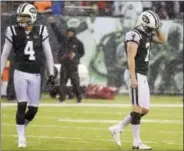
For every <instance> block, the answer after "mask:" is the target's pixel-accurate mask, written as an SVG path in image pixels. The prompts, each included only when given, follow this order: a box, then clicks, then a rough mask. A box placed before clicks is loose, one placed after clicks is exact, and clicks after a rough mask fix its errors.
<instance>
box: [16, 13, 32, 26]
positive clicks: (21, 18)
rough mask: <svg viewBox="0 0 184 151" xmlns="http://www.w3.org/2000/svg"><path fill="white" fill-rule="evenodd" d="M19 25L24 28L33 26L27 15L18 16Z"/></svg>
mask: <svg viewBox="0 0 184 151" xmlns="http://www.w3.org/2000/svg"><path fill="white" fill-rule="evenodd" d="M17 23H18V24H19V25H20V26H22V27H27V26H29V25H32V23H31V17H30V16H29V15H25V14H18V15H17Z"/></svg>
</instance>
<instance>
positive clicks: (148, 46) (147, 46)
mask: <svg viewBox="0 0 184 151" xmlns="http://www.w3.org/2000/svg"><path fill="white" fill-rule="evenodd" d="M146 49H147V54H146V58H145V60H144V61H145V62H148V61H149V53H150V43H146Z"/></svg>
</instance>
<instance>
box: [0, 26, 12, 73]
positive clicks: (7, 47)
mask: <svg viewBox="0 0 184 151" xmlns="http://www.w3.org/2000/svg"><path fill="white" fill-rule="evenodd" d="M11 50H12V33H11V30H10V27H8V28H7V29H6V33H5V43H4V46H3V50H2V54H1V76H2V73H3V70H4V67H5V65H6V61H7V59H8V56H9V54H10V52H11Z"/></svg>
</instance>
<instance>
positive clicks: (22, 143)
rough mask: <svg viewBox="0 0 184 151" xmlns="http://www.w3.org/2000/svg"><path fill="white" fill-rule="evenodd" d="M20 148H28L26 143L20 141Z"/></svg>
mask: <svg viewBox="0 0 184 151" xmlns="http://www.w3.org/2000/svg"><path fill="white" fill-rule="evenodd" d="M18 147H19V148H25V147H27V145H26V141H19V144H18Z"/></svg>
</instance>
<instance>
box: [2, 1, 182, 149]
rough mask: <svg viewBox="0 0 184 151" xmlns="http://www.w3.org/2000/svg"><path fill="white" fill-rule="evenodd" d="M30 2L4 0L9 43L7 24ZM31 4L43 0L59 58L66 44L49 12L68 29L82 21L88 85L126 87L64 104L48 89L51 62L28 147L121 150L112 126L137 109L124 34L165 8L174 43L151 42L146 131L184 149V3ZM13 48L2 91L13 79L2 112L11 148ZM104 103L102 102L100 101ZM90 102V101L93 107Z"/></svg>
mask: <svg viewBox="0 0 184 151" xmlns="http://www.w3.org/2000/svg"><path fill="white" fill-rule="evenodd" d="M23 2H26V1H1V48H2V46H3V43H4V32H5V29H6V27H7V26H8V25H11V24H15V23H16V15H15V14H16V9H17V6H19V5H20V4H21V3H23ZM29 3H32V4H34V5H35V6H37V9H38V11H39V13H38V19H37V23H38V24H40V23H41V24H46V25H47V26H48V29H49V34H50V42H51V47H52V51H53V54H54V61H55V64H58V60H57V55H58V51H59V49H60V45H59V44H58V42H57V40H56V38H55V37H54V33H53V31H52V28H51V26H50V24H49V23H48V21H47V18H48V17H49V16H54V17H55V19H56V21H57V25H58V27H60V29H61V32H63V33H64V32H65V31H66V29H67V27H75V28H76V31H77V37H78V38H79V39H80V40H81V41H82V42H83V43H84V46H85V52H86V54H85V56H84V57H83V58H82V59H81V64H83V65H85V67H86V68H87V69H88V72H89V74H88V77H87V79H86V78H85V79H82V78H81V83H82V84H84V85H85V86H87V85H88V84H98V85H103V86H113V87H116V88H117V89H118V92H119V94H118V95H117V96H116V97H115V99H114V100H110V101H106V100H101V99H84V100H83V103H82V104H81V105H79V106H77V105H75V104H74V103H75V100H68V101H66V102H67V104H60V105H58V104H57V102H58V101H57V100H56V99H52V98H50V96H49V95H48V94H47V90H46V87H45V80H46V79H47V75H46V73H45V71H44V69H45V66H44V63H43V72H42V76H43V79H44V80H43V83H42V91H43V92H44V93H43V95H42V100H41V102H42V103H43V106H41V108H40V112H39V113H38V117H37V119H36V120H35V121H34V122H33V124H32V126H31V125H30V128H29V127H28V130H27V133H28V137H29V136H30V138H29V140H28V141H29V142H31V143H30V145H29V148H28V149H30V150H38V149H39V150H65V149H68V150H81V149H84V150H87V149H95V150H99V149H100V150H115V149H116V150H119V148H116V147H115V146H114V144H112V142H111V137H110V136H109V134H108V132H107V130H106V128H107V127H108V126H109V125H111V124H112V123H116V122H117V120H121V119H122V118H123V116H124V115H126V113H127V111H128V108H129V106H127V103H128V102H129V101H128V96H127V88H126V86H125V82H124V80H123V73H124V70H125V68H126V66H125V61H126V56H125V52H124V51H123V47H124V43H123V38H124V37H123V36H124V33H125V32H127V31H128V30H130V29H131V28H132V27H133V26H134V24H135V22H136V18H137V16H138V15H139V14H140V13H141V12H142V11H144V10H147V9H151V10H153V11H155V12H156V13H158V15H159V17H160V19H161V23H162V29H163V31H164V32H165V34H166V38H167V42H166V43H165V44H164V45H154V44H153V46H152V49H151V54H150V57H151V60H150V71H149V75H148V78H149V84H150V90H151V94H152V97H151V98H152V103H153V108H152V112H151V113H150V115H148V117H146V119H145V125H144V124H143V125H144V126H143V128H142V131H144V132H143V138H145V139H147V141H148V144H149V143H150V145H151V146H153V148H155V149H156V150H182V149H183V145H182V144H183V128H182V127H183V108H182V107H183V104H182V101H183V57H184V56H183V14H184V13H183V11H184V8H183V7H184V2H182V1H180V2H177V1H167V2H166V1H162V2H160V1H157V2H154V1H153V2H151V1H150V2H142V1H139V2H120V1H116V0H114V1H100V0H99V1H43V2H42V4H40V3H39V2H34V1H32V2H31V1H29ZM1 50H2V49H1ZM13 55H14V54H13V53H12V54H11V56H10V58H9V60H10V62H8V63H7V68H6V69H7V70H6V71H5V72H7V73H5V75H6V76H5V77H4V78H3V82H4V87H3V88H1V95H3V94H2V92H6V85H8V86H7V98H5V99H2V102H3V103H2V115H1V117H2V149H4V150H16V149H17V148H16V139H15V137H16V131H15V127H14V126H15V125H14V123H15V122H14V115H15V110H16V106H15V104H11V103H8V104H6V102H7V101H8V102H13V100H15V93H14V86H13V79H12V74H13V70H14V65H13V62H14V60H13ZM171 95H172V96H171ZM44 103H45V106H44ZM97 103H98V105H96V106H95V104H97ZM83 104H84V106H83ZM85 104H88V105H87V106H85ZM113 105H115V106H113ZM116 105H117V106H118V105H119V106H120V107H122V108H118V107H117V106H116ZM56 107H57V108H56ZM60 107H61V108H60ZM102 119H103V120H102ZM85 120H86V122H85ZM53 123H55V124H56V125H53ZM99 123H100V125H99ZM73 124H76V125H73ZM46 125H47V126H46ZM81 131H82V132H81ZM127 131H128V132H126V131H125V134H124V135H125V136H123V137H124V138H125V146H124V149H126V150H127V149H129V148H130V146H131V134H130V133H131V132H130V129H129V128H128V130H127ZM43 135H45V136H43ZM158 137H159V138H158ZM35 139H36V140H37V139H38V140H37V143H36V144H34V142H35ZM9 142H11V143H9ZM10 144H11V145H10ZM53 144H54V145H53ZM122 148H123V147H122Z"/></svg>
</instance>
